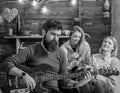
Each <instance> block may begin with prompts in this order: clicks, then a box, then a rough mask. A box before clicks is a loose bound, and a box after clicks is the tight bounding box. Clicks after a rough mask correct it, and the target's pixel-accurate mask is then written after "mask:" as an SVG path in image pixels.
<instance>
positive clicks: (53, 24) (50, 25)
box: [42, 19, 62, 32]
mask: <svg viewBox="0 0 120 93" xmlns="http://www.w3.org/2000/svg"><path fill="white" fill-rule="evenodd" d="M42 29H43V30H45V31H46V32H47V31H49V30H50V29H57V30H61V29H62V24H61V22H59V21H57V20H54V19H50V20H47V21H46V23H45V24H44V25H43V27H42Z"/></svg>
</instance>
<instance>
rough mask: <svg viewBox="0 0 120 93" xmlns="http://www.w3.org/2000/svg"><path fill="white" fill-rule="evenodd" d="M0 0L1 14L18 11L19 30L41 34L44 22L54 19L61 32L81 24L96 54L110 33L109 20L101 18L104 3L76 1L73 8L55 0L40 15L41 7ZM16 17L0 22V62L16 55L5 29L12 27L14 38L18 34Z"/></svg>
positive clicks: (59, 0)
mask: <svg viewBox="0 0 120 93" xmlns="http://www.w3.org/2000/svg"><path fill="white" fill-rule="evenodd" d="M8 1H9V2H7V1H6V0H5V1H4V0H0V15H1V14H2V12H3V10H4V9H5V8H9V9H13V8H16V9H18V12H19V15H20V24H21V29H20V31H21V32H23V31H25V30H31V31H32V34H36V33H41V32H40V31H41V27H42V25H43V24H44V22H45V21H46V20H47V19H51V18H55V19H58V20H59V21H61V22H62V24H63V30H67V29H68V30H69V29H71V27H72V26H73V25H75V24H77V25H80V26H81V27H82V28H83V29H84V31H85V33H88V34H89V35H90V37H91V38H88V37H86V39H87V41H88V42H89V43H90V46H91V50H92V53H96V52H98V49H99V47H100V45H101V42H102V40H103V38H104V37H105V36H107V35H110V34H111V17H109V18H104V17H103V4H104V0H96V1H95V0H91V1H90V0H88V1H87V0H78V3H77V5H76V6H72V5H71V4H70V0H58V1H53V2H49V3H47V4H46V6H47V7H48V8H49V10H50V12H49V13H48V14H43V13H41V7H42V6H41V5H40V6H39V7H38V8H37V9H35V8H33V7H32V6H30V3H27V4H23V5H21V4H19V3H18V2H12V1H11V0H8ZM17 20H18V18H17V17H16V18H15V19H14V20H13V21H11V22H10V23H9V22H8V21H6V20H5V19H4V22H3V23H0V63H1V62H2V61H3V60H4V59H5V58H6V57H8V56H10V55H11V54H13V53H15V40H14V39H11V40H9V39H5V38H4V36H6V35H8V29H9V28H13V31H14V33H13V34H14V35H16V34H17V22H18V21H17Z"/></svg>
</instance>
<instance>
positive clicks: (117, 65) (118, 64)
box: [106, 58, 120, 89]
mask: <svg viewBox="0 0 120 93" xmlns="http://www.w3.org/2000/svg"><path fill="white" fill-rule="evenodd" d="M110 68H111V69H113V70H115V69H117V71H119V72H120V61H119V59H117V58H113V60H112V62H111V65H110ZM118 78H119V75H111V76H110V77H108V78H107V79H106V84H107V85H108V87H109V88H111V89H114V88H115V87H116V84H117V80H118Z"/></svg>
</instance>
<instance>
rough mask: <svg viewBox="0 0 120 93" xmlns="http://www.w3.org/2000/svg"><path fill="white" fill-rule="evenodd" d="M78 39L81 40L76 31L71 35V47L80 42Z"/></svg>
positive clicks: (79, 34)
mask: <svg viewBox="0 0 120 93" xmlns="http://www.w3.org/2000/svg"><path fill="white" fill-rule="evenodd" d="M80 39H81V33H80V32H78V31H76V32H75V33H73V34H72V35H71V43H72V44H73V45H76V44H78V43H79V41H80Z"/></svg>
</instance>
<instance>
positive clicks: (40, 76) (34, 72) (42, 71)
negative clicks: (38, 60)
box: [7, 64, 119, 93]
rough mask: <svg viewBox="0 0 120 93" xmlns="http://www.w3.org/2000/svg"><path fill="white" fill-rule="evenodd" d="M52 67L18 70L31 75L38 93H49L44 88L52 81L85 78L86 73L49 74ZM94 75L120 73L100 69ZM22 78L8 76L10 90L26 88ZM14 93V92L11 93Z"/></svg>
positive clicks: (24, 67)
mask: <svg viewBox="0 0 120 93" xmlns="http://www.w3.org/2000/svg"><path fill="white" fill-rule="evenodd" d="M49 67H50V66H49V65H47V64H41V65H39V66H38V67H36V68H29V67H26V66H18V68H20V69H22V70H23V71H25V72H27V73H28V74H29V75H31V76H32V77H33V78H34V79H35V81H36V82H37V85H36V89H35V90H36V91H37V92H38V93H47V91H48V90H47V89H46V88H45V87H44V82H47V81H50V80H63V79H68V78H77V77H83V76H84V74H85V72H84V71H82V72H76V73H69V74H67V75H62V74H60V75H53V74H47V73H46V72H47V71H48V68H49ZM91 74H92V75H97V74H102V75H104V76H111V75H119V71H117V70H110V69H100V70H98V71H91ZM21 81H22V79H21V78H17V79H15V77H14V76H10V75H7V82H8V86H9V90H12V89H15V88H16V89H17V88H18V89H19V88H23V87H26V86H25V85H24V84H23V82H21ZM25 89H26V90H25V91H29V89H28V88H25ZM11 93H14V92H11Z"/></svg>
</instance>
